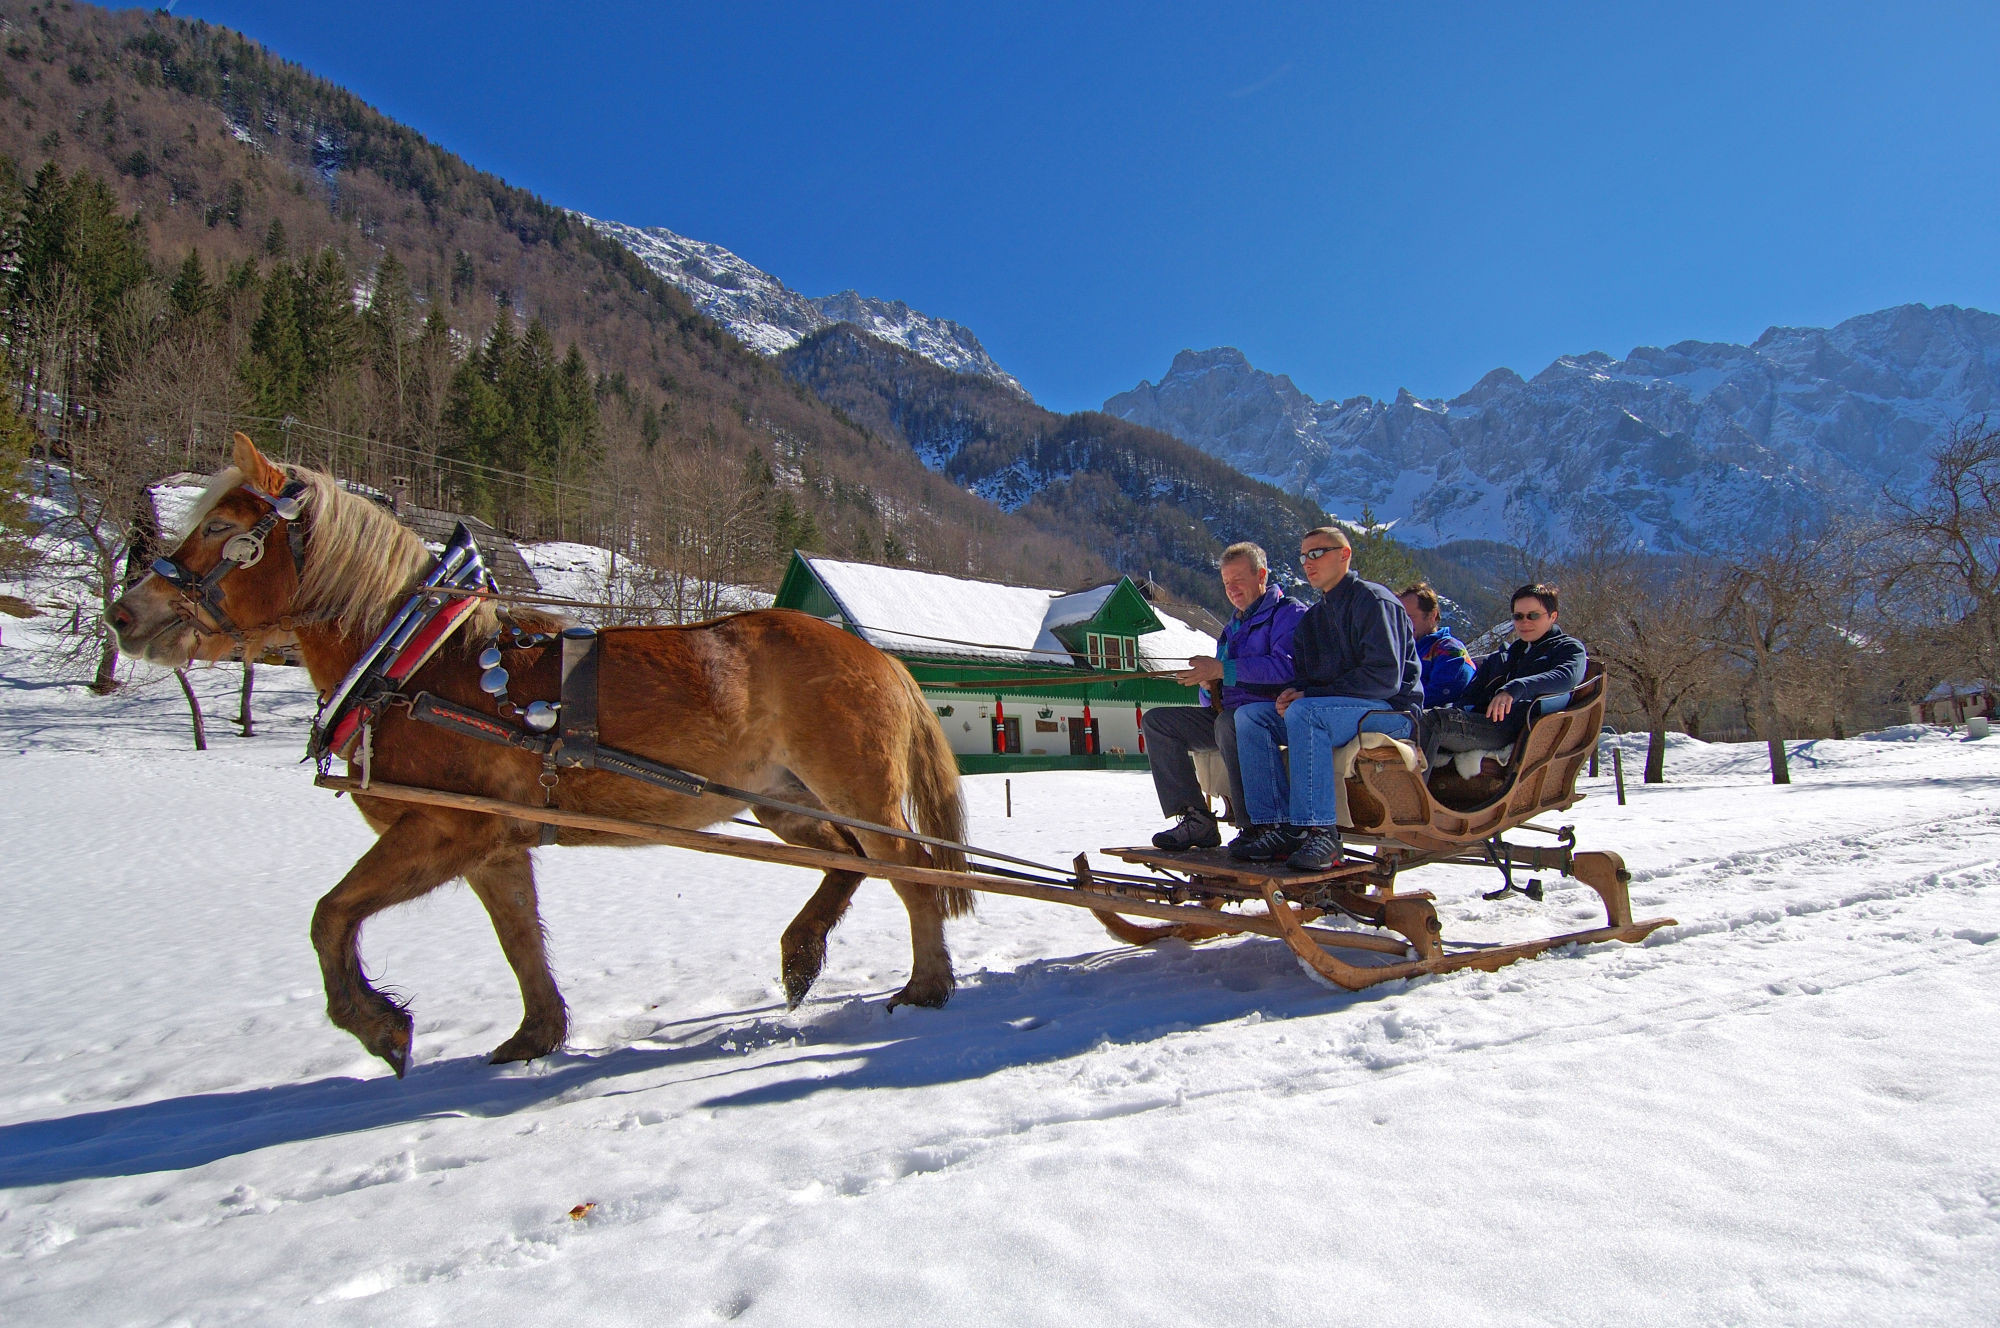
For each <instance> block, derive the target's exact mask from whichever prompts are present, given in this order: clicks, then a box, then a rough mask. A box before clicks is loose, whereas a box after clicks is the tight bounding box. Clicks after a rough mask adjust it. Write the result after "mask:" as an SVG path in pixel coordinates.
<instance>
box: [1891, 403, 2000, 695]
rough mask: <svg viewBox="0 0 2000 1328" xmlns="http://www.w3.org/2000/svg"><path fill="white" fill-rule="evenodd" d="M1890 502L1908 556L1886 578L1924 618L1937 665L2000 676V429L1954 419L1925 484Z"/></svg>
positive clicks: (1912, 612) (1913, 613)
mask: <svg viewBox="0 0 2000 1328" xmlns="http://www.w3.org/2000/svg"><path fill="white" fill-rule="evenodd" d="M1888 501H1889V522H1888V533H1889V534H1890V536H1891V538H1892V539H1893V540H1894V541H1895V544H1896V547H1897V550H1898V553H1899V554H1900V556H1899V557H1898V558H1897V559H1896V560H1895V564H1896V565H1894V566H1893V567H1892V568H1891V569H1890V571H1889V572H1888V574H1887V576H1886V578H1885V581H1886V583H1887V585H1888V587H1889V595H1890V596H1891V597H1893V599H1894V600H1896V601H1897V602H1900V603H1902V604H1904V605H1905V606H1907V610H1908V611H1907V612H1906V613H1905V614H1904V615H1903V616H1904V617H1905V618H1906V619H1909V618H1914V619H1917V620H1918V621H1920V622H1921V623H1922V627H1921V629H1920V630H1922V631H1923V632H1924V634H1925V636H1924V639H1925V641H1926V643H1927V644H1929V645H1930V646H1931V647H1932V651H1931V652H1930V653H1931V654H1932V656H1933V658H1932V659H1931V660H1930V661H1928V662H1929V663H1930V666H1931V667H1932V668H1933V669H1935V670H1937V671H1939V672H1943V673H1946V674H1947V675H1949V674H1951V673H1954V672H1962V673H1963V674H1964V676H1966V677H1968V678H1972V677H1977V678H1986V679H2000V428H1996V427H1993V426H1989V425H1988V423H1987V422H1986V420H1985V418H1984V417H1982V418H1980V419H1977V420H1966V421H1960V422H1959V423H1957V424H1955V425H1953V426H1952V427H1951V429H1950V430H1949V431H1947V433H1946V434H1945V438H1944V441H1943V442H1942V443H1941V444H1939V446H1938V448H1937V450H1936V451H1935V452H1933V453H1932V454H1931V468H1930V473H1929V474H1928V475H1927V476H1926V477H1925V480H1924V483H1923V485H1922V487H1921V488H1919V489H1918V490H1917V491H1916V493H1915V494H1914V495H1912V496H1910V497H1907V498H1902V497H1898V496H1896V495H1893V494H1891V495H1890V496H1889V500H1888Z"/></svg>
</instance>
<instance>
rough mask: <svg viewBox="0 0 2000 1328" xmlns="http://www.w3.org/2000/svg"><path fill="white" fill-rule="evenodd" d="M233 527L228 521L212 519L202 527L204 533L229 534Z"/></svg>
mask: <svg viewBox="0 0 2000 1328" xmlns="http://www.w3.org/2000/svg"><path fill="white" fill-rule="evenodd" d="M232 529H233V527H232V526H231V525H230V524H229V523H228V522H227V521H211V522H209V523H208V525H206V526H205V527H203V528H202V532H201V533H202V534H204V535H227V534H228V533H229V532H230V530H232Z"/></svg>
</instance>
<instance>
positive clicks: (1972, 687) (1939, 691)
mask: <svg viewBox="0 0 2000 1328" xmlns="http://www.w3.org/2000/svg"><path fill="white" fill-rule="evenodd" d="M1990 686H1991V684H1990V683H1988V682H1987V681H1986V679H1984V678H1973V679H1971V680H1970V681H1967V682H1953V681H1952V680H1951V679H1949V678H1947V679H1945V680H1944V681H1943V682H1941V683H1939V684H1938V685H1937V686H1935V687H1933V688H1931V690H1930V692H1929V694H1927V695H1926V696H1925V697H1924V700H1926V701H1949V700H1950V699H1951V698H1952V696H1953V694H1954V693H1955V694H1957V695H1959V696H1965V697H1972V696H1978V695H1979V694H1981V693H1982V692H1984V691H1986V690H1987V689H1988V687H1990Z"/></svg>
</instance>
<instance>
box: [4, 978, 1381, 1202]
mask: <svg viewBox="0 0 2000 1328" xmlns="http://www.w3.org/2000/svg"><path fill="white" fill-rule="evenodd" d="M1400 985H1401V984H1398V983H1386V984H1383V986H1381V987H1376V988H1371V989H1370V990H1369V992H1367V993H1340V992H1333V991H1329V990H1326V989H1324V988H1321V987H1319V986H1317V985H1315V984H1314V983H1312V982H1310V981H1308V980H1307V979H1306V978H1305V977H1304V976H1303V975H1302V974H1301V973H1300V972H1299V971H1298V969H1297V967H1296V966H1295V965H1294V962H1293V959H1292V956H1291V953H1290V951H1288V950H1287V949H1285V947H1284V946H1283V945H1282V944H1280V943H1279V942H1276V941H1264V940H1250V941H1240V942H1234V943H1231V942H1223V943H1220V944H1213V945H1209V946H1202V947H1191V946H1187V945H1182V944H1179V943H1175V942H1169V943H1167V944H1165V945H1162V946H1159V947H1156V948H1152V949H1145V950H1134V949H1128V948H1121V949H1117V950H1112V951H1107V952H1105V953H1102V954H1095V955H1088V956H1081V957H1075V958H1068V959H1047V960H1038V961H1035V962H1033V963H1029V964H1026V965H1024V966H1022V967H1021V968H1019V969H1016V970H1013V971H1011V972H1004V973H991V972H980V973H976V974H972V975H970V976H969V977H968V978H967V979H966V980H965V981H964V983H963V984H962V985H961V986H960V987H959V989H958V992H957V994H956V995H955V996H954V997H953V999H952V1002H951V1004H950V1005H949V1006H947V1007H945V1008H944V1009H942V1010H914V1009H904V1010H899V1011H896V1012H895V1013H893V1014H892V1015H889V1016H887V1017H885V1016H884V1014H883V1010H882V1005H883V1002H882V999H881V997H880V996H879V995H875V996H868V997H859V996H857V997H848V998H844V999H842V1000H840V1001H837V1002H827V1003H821V1004H818V1005H812V1004H809V1005H807V1006H806V1007H804V1008H803V1009H802V1010H801V1011H800V1012H799V1013H798V1014H796V1015H790V1016H787V1015H785V1014H784V1013H783V1012H781V1011H779V1010H778V1008H777V1007H776V1006H768V1007H764V1011H768V1012H769V1013H768V1014H767V1013H764V1012H761V1011H759V1010H741V1011H732V1012H730V1013H728V1014H724V1015H720V1016H716V1017H713V1018H704V1019H701V1020H687V1021H683V1023H684V1024H699V1025H700V1027H699V1028H698V1029H696V1030H695V1031H694V1032H693V1033H691V1034H690V1038H691V1039H692V1040H690V1041H686V1042H682V1043H679V1044H676V1045H668V1046H660V1045H657V1043H656V1044H655V1045H628V1046H623V1047H615V1048H612V1049H609V1050H606V1051H603V1052H596V1053H566V1054H558V1055H557V1056H555V1057H552V1058H550V1059H549V1060H547V1061H544V1062H538V1063H537V1064H536V1065H535V1066H534V1067H531V1068H529V1069H526V1070H522V1069H518V1068H508V1069H495V1068H492V1067H489V1066H488V1065H487V1064H486V1063H485V1062H484V1061H483V1060H482V1059H480V1058H476V1057H459V1058H455V1059H452V1060H445V1061H437V1062H433V1063H431V1064H429V1065H421V1064H420V1065H418V1066H416V1067H415V1068H413V1069H412V1070H411V1071H410V1074H409V1077H408V1078H406V1079H403V1080H401V1081H398V1080H396V1079H394V1078H390V1077H388V1076H386V1075H384V1076H383V1077H381V1078H377V1079H358V1078H352V1077H347V1076H341V1077H337V1078H327V1079H317V1080H313V1081H311V1082H309V1083H299V1084H280V1085H276V1086H273V1087H269V1088H251V1089H241V1090H237V1091H233V1092H222V1093H200V1094H193V1095H189V1096H186V1097H176V1098H166V1099H163V1100H160V1101H156V1102H147V1103H141V1104H139V1105H136V1106H129V1107H115V1108H111V1109H109V1110H105V1111H92V1112H84V1113H80V1114H77V1115H73V1116H62V1117H56V1118H53V1119H49V1120H39V1121H24V1122H21V1123H18V1124H14V1125H7V1126H0V1186H7V1187H11V1186H26V1185H53V1184H60V1183H62V1182H65V1181H73V1180H82V1179H89V1178H97V1177H108V1176H125V1175H133V1174H138V1173H143V1172H149V1171H168V1170H178V1169H182V1168H186V1167H197V1166H202V1165H205V1164H206V1163H209V1162H214V1161H217V1160H220V1159H222V1158H226V1157H233V1156H236V1155H238V1154H241V1153H247V1152H251V1151H254V1150H256V1149H260V1148H268V1147H272V1146H274V1145H279V1144H287V1143H296V1142H300V1141H304V1140H309V1139H322V1138H329V1137H332V1136H335V1135H340V1134H348V1133H353V1132H356V1131H362V1130H371V1129H378V1128H380V1127H382V1126H389V1125H406V1124H410V1123H412V1122H415V1121H423V1120H437V1119H444V1118H449V1117H454V1116H470V1117H498V1116H507V1115H510V1114H512V1113H515V1112H519V1111H523V1110H527V1109H530V1108H533V1107H537V1106H540V1105H542V1104H545V1103H549V1102H551V1101H553V1100H555V1099H557V1098H561V1097H565V1096H581V1097H589V1096H622V1095H624V1094H626V1093H634V1092H645V1091H649V1090H652V1089H657V1088H660V1087H664V1086H667V1085H669V1084H672V1083H676V1082H679V1083H699V1082H701V1081H703V1080H712V1079H734V1078H737V1077H739V1076H741V1077H744V1078H753V1079H755V1080H757V1081H758V1082H755V1083H752V1084H750V1085H749V1086H746V1087H743V1088H741V1089H737V1090H735V1091H733V1092H728V1093H725V1094H722V1095H719V1096H715V1097H711V1098H709V1099H707V1100H705V1101H703V1102H701V1103H699V1104H697V1105H699V1106H700V1107H703V1108H741V1107H755V1106H763V1105H770V1104H777V1103H786V1102H793V1101H797V1100H799V1099H801V1098H804V1097H807V1096H810V1095H811V1094H813V1093H818V1092H823V1091H829V1090H834V1089H861V1088H915V1087H924V1086H929V1085H935V1084H944V1083H952V1082H957V1081H963V1080H971V1079H978V1078H982V1077H984V1076H986V1075H989V1074H993V1073H995V1072H997V1071H1000V1070H1005V1069H1009V1068H1012V1067H1016V1066H1025V1065H1033V1064H1038V1063H1043V1062H1049V1061H1056V1060H1061V1059H1064V1058H1066V1057H1070V1056H1075V1055H1078V1054H1081V1053H1084V1052H1088V1051H1090V1050H1092V1049H1094V1048H1096V1047H1099V1046H1103V1045H1106V1044H1110V1045H1133V1044H1140V1043H1146V1042H1151V1041H1154V1040H1157V1039H1159V1038H1162V1037H1167V1036H1170V1035H1172V1034H1175V1033H1180V1032H1185V1031H1189V1030H1192V1029H1196V1028H1202V1027H1207V1026H1211V1025H1215V1024H1220V1023H1226V1022H1229V1021H1231V1020H1237V1019H1243V1018H1247V1017H1250V1016H1253V1015H1254V1016H1257V1017H1260V1018H1266V1019H1271V1018H1277V1019H1289V1018H1295V1017H1299V1016H1303V1015H1314V1014H1323V1013H1328V1012H1335V1011H1340V1010H1343V1009H1347V1008H1350V1007H1352V1006H1354V1005H1355V1004H1357V1003H1363V1002H1367V1001H1370V1000H1374V999H1379V998H1380V997H1381V996H1382V995H1386V994H1389V993H1392V992H1394V991H1395V990H1397V989H1398V988H1399V987H1400ZM673 1027H674V1025H662V1026H661V1028H660V1029H657V1030H655V1034H654V1036H655V1038H658V1037H660V1036H661V1034H662V1033H664V1032H665V1031H666V1030H668V1029H671V1028H673ZM338 1036H343V1037H344V1036H345V1034H338ZM760 1053H762V1054H760ZM752 1055H755V1057H756V1058H755V1059H752V1060H748V1061H746V1060H745V1057H746V1056H752ZM677 1069H680V1070H692V1071H695V1073H692V1074H684V1075H678V1076H672V1077H670V1078H668V1079H666V1080H664V1081H659V1080H655V1081H653V1082H646V1083H620V1082H619V1081H621V1080H630V1079H633V1078H638V1077H644V1076H652V1075H659V1074H660V1073H662V1072H671V1071H674V1070H677ZM593 1085H602V1086H603V1087H601V1088H599V1090H598V1091H597V1092H595V1093H590V1092H585V1091H584V1090H587V1089H589V1088H591V1087H592V1086H593Z"/></svg>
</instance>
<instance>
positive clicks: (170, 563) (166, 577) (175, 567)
mask: <svg viewBox="0 0 2000 1328" xmlns="http://www.w3.org/2000/svg"><path fill="white" fill-rule="evenodd" d="M153 575H154V576H157V577H159V578H160V580H162V581H165V582H166V583H167V584H168V585H174V586H191V585H194V584H195V582H196V581H198V580H199V579H200V578H198V577H196V576H195V575H194V574H193V573H191V572H188V571H186V570H184V569H183V568H182V567H181V565H180V564H179V563H177V562H175V561H174V560H173V559H171V558H155V559H153Z"/></svg>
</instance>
